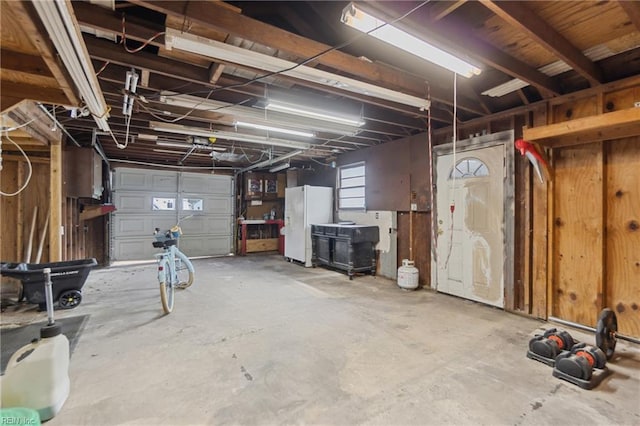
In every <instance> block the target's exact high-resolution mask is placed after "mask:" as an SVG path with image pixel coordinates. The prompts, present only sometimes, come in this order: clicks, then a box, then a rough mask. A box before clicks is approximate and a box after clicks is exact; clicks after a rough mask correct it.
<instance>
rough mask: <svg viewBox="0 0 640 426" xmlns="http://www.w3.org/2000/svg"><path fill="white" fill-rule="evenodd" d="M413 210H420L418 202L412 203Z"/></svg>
mask: <svg viewBox="0 0 640 426" xmlns="http://www.w3.org/2000/svg"><path fill="white" fill-rule="evenodd" d="M411 211H412V212H415V211H418V204H416V203H411Z"/></svg>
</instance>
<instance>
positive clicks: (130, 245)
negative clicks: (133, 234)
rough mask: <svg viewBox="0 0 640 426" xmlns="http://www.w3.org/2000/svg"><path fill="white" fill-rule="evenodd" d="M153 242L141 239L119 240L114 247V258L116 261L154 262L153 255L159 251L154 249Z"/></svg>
mask: <svg viewBox="0 0 640 426" xmlns="http://www.w3.org/2000/svg"><path fill="white" fill-rule="evenodd" d="M151 242H152V241H151V240H141V239H140V238H131V239H128V240H119V241H118V243H117V244H116V245H115V246H114V257H115V259H116V260H144V259H148V260H153V259H154V257H153V253H156V252H157V250H158V249H156V248H154V247H153V246H152V244H151Z"/></svg>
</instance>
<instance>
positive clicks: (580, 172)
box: [552, 142, 604, 326]
mask: <svg viewBox="0 0 640 426" xmlns="http://www.w3.org/2000/svg"><path fill="white" fill-rule="evenodd" d="M553 184H554V189H555V193H554V199H553V204H554V207H553V208H554V218H553V231H554V232H553V265H552V274H553V277H554V279H553V310H552V314H553V315H554V316H556V317H559V318H562V319H565V320H568V321H573V322H577V323H580V324H587V325H591V326H593V325H595V322H596V320H597V316H598V313H599V310H600V307H601V304H602V294H601V292H602V286H603V274H604V265H603V259H604V253H603V250H604V248H603V244H604V235H603V229H604V224H603V213H604V210H603V209H604V207H603V202H604V200H603V190H602V187H603V152H602V143H600V142H598V143H593V144H588V145H581V146H579V147H572V148H564V149H559V150H557V155H556V157H555V180H554V183H553Z"/></svg>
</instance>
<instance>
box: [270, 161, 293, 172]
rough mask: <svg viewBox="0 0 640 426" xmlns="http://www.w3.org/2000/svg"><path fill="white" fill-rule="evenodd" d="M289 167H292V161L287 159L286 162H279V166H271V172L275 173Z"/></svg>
mask: <svg viewBox="0 0 640 426" xmlns="http://www.w3.org/2000/svg"><path fill="white" fill-rule="evenodd" d="M289 167H291V163H289V162H288V161H287V162H286V163H282V164H278V165H277V166H274V167H272V168H270V169H269V172H270V173H275V172H279V171H282V170H284V169H288V168H289Z"/></svg>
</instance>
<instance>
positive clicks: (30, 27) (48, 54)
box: [2, 1, 81, 106]
mask: <svg viewBox="0 0 640 426" xmlns="http://www.w3.org/2000/svg"><path fill="white" fill-rule="evenodd" d="M32 7H33V6H32V5H30V4H29V3H27V2H18V1H15V2H14V1H10V2H3V10H2V13H8V12H9V13H12V14H13V15H14V19H15V20H16V22H18V23H19V25H20V27H21V28H22V29H23V30H24V35H25V36H26V37H28V38H29V40H30V41H31V42H32V43H33V44H34V45H35V46H36V48H37V49H38V52H40V56H41V58H42V60H43V61H44V62H45V63H46V64H47V66H48V67H49V71H50V72H51V74H52V75H53V76H54V77H55V78H56V80H57V81H58V84H59V86H60V91H61V92H62V94H63V97H64V101H59V100H58V101H55V102H54V101H53V100H52V99H38V98H30V97H28V96H24V97H23V99H34V100H37V101H41V102H45V103H53V104H58V105H75V106H78V105H80V104H81V100H80V97H79V96H78V95H77V94H76V92H75V85H74V84H73V83H72V82H73V80H72V79H71V77H70V76H69V73H68V72H67V71H66V69H64V67H63V66H62V65H61V63H60V62H59V61H58V55H57V53H56V50H55V48H54V47H53V44H52V42H51V40H50V38H49V35H48V34H47V32H46V31H45V30H44V29H43V28H42V25H41V24H40V20H39V19H38V18H37V15H36V13H35V11H33V10H32ZM2 92H3V94H2V96H3V97H4V96H5V94H4V92H5V86H4V84H3V86H2Z"/></svg>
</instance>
